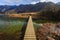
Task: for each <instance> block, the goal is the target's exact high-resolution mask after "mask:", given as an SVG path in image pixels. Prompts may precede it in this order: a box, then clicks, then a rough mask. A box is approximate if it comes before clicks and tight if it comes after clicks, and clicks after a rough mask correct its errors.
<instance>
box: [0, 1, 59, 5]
mask: <svg viewBox="0 0 60 40" xmlns="http://www.w3.org/2000/svg"><path fill="white" fill-rule="evenodd" d="M49 1H51V2H54V3H57V2H60V0H0V5H19V4H36V3H38V2H49Z"/></svg>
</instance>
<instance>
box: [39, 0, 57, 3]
mask: <svg viewBox="0 0 60 40" xmlns="http://www.w3.org/2000/svg"><path fill="white" fill-rule="evenodd" d="M56 1H57V0H40V2H54V3H56Z"/></svg>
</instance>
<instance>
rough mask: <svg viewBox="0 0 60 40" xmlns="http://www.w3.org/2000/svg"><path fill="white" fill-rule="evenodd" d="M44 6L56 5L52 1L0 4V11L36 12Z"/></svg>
mask: <svg viewBox="0 0 60 40" xmlns="http://www.w3.org/2000/svg"><path fill="white" fill-rule="evenodd" d="M46 7H51V8H52V7H57V4H54V3H52V2H39V3H37V4H26V5H23V4H21V5H19V6H15V5H13V6H9V5H4V6H2V5H1V6H0V12H8V11H11V10H14V11H15V12H17V13H21V12H38V11H41V10H43V9H45V8H46ZM59 7H60V6H59Z"/></svg>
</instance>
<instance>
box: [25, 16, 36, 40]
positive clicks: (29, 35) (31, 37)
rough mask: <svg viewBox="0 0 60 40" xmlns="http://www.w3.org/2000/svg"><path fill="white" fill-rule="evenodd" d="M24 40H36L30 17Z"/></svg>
mask: <svg viewBox="0 0 60 40" xmlns="http://www.w3.org/2000/svg"><path fill="white" fill-rule="evenodd" d="M24 40H36V35H35V31H34V26H33V22H32V17H31V16H30V17H29V20H28V24H27V28H26V32H25V35H24Z"/></svg>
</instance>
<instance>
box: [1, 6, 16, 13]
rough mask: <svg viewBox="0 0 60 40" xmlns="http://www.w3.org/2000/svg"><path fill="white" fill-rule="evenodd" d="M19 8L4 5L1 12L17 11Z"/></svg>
mask: <svg viewBox="0 0 60 40" xmlns="http://www.w3.org/2000/svg"><path fill="white" fill-rule="evenodd" d="M16 7H17V6H8V5H4V6H2V5H1V6H0V12H6V11H9V10H13V9H15V8H16Z"/></svg>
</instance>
